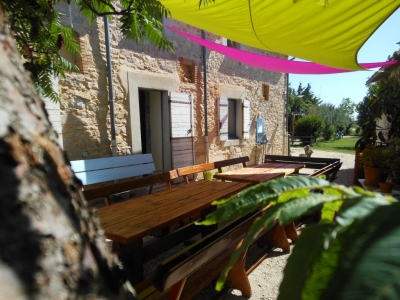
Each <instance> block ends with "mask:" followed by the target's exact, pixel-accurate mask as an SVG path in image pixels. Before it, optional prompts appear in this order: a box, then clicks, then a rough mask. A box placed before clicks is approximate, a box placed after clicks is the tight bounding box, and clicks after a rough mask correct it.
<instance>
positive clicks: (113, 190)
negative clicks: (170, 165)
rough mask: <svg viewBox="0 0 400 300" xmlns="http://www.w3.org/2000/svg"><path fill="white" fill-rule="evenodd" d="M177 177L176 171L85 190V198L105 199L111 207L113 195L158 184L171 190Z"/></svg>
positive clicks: (88, 199)
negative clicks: (172, 182)
mask: <svg viewBox="0 0 400 300" xmlns="http://www.w3.org/2000/svg"><path fill="white" fill-rule="evenodd" d="M177 177H178V173H177V172H176V170H172V171H168V172H164V173H157V174H152V175H149V176H146V177H141V178H135V179H130V180H125V181H122V182H119V183H114V184H110V185H104V186H100V187H97V188H93V189H89V190H84V191H83V195H84V196H85V199H86V200H87V201H90V200H94V199H99V198H103V199H104V202H105V203H106V205H110V196H111V195H115V194H119V193H123V192H126V191H131V190H134V189H137V188H142V187H146V186H153V185H154V184H157V183H165V185H166V188H167V189H170V188H172V186H171V180H172V179H175V178H177Z"/></svg>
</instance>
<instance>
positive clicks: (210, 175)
mask: <svg viewBox="0 0 400 300" xmlns="http://www.w3.org/2000/svg"><path fill="white" fill-rule="evenodd" d="M213 175H214V174H213V172H211V171H210V170H207V171H204V179H205V180H207V181H212V178H213Z"/></svg>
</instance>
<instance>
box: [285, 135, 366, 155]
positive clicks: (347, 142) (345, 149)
mask: <svg viewBox="0 0 400 300" xmlns="http://www.w3.org/2000/svg"><path fill="white" fill-rule="evenodd" d="M358 139H359V137H357V136H355V137H347V138H341V139H339V140H334V141H327V142H325V141H319V142H317V143H314V144H312V146H311V149H313V150H321V151H331V152H341V153H348V154H354V153H355V151H356V150H355V148H354V145H355V144H356V142H357V140H358ZM290 147H292V148H297V147H298V148H303V147H304V146H292V145H291V146H290Z"/></svg>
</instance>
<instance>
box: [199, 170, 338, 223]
mask: <svg viewBox="0 0 400 300" xmlns="http://www.w3.org/2000/svg"><path fill="white" fill-rule="evenodd" d="M328 186H333V184H331V183H329V182H328V181H326V180H323V179H320V178H313V177H308V176H293V177H287V178H278V179H274V180H270V181H267V182H265V183H261V184H258V185H256V186H253V187H250V188H248V189H246V190H244V191H242V192H240V193H238V194H236V195H233V196H232V197H230V198H228V199H224V200H221V201H215V202H214V203H213V204H214V205H218V207H217V209H216V210H215V211H214V212H213V213H211V214H209V215H207V216H206V219H205V220H204V221H202V222H198V223H196V224H201V225H211V224H216V223H218V222H223V221H226V220H231V219H234V218H237V217H239V216H245V215H247V214H248V213H250V212H252V211H255V210H256V209H258V208H260V207H266V206H267V205H269V204H275V203H277V202H283V201H287V200H289V199H292V198H296V197H303V196H304V195H307V194H309V192H310V189H313V188H322V187H328ZM286 192H288V193H286ZM222 204H223V205H222Z"/></svg>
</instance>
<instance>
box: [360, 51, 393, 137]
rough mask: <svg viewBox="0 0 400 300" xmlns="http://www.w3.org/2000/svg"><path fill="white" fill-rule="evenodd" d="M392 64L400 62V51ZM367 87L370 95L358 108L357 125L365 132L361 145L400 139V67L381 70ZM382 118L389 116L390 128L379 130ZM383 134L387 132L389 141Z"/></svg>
mask: <svg viewBox="0 0 400 300" xmlns="http://www.w3.org/2000/svg"><path fill="white" fill-rule="evenodd" d="M389 60H400V51H397V52H395V53H394V54H393V55H392V56H391V57H390V58H389ZM367 85H368V87H369V90H368V94H367V96H366V97H364V100H363V102H362V103H360V104H359V105H358V106H357V111H358V113H359V118H358V124H359V125H360V126H361V127H362V128H363V134H362V135H363V139H362V140H361V141H360V142H363V143H370V142H372V143H374V142H375V141H376V140H377V137H379V139H380V140H382V141H386V139H387V138H388V139H391V138H393V137H400V64H395V65H392V66H388V67H384V68H381V70H380V71H379V72H376V73H375V74H374V75H373V76H372V77H371V78H370V79H369V80H368V81H367ZM382 115H386V117H387V120H388V121H389V122H390V123H391V124H390V126H389V128H377V125H376V122H377V120H378V119H380V118H381V117H382ZM382 130H383V131H385V130H387V132H388V136H387V138H386V137H385V136H384V135H383V134H382ZM377 132H378V133H377Z"/></svg>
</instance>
